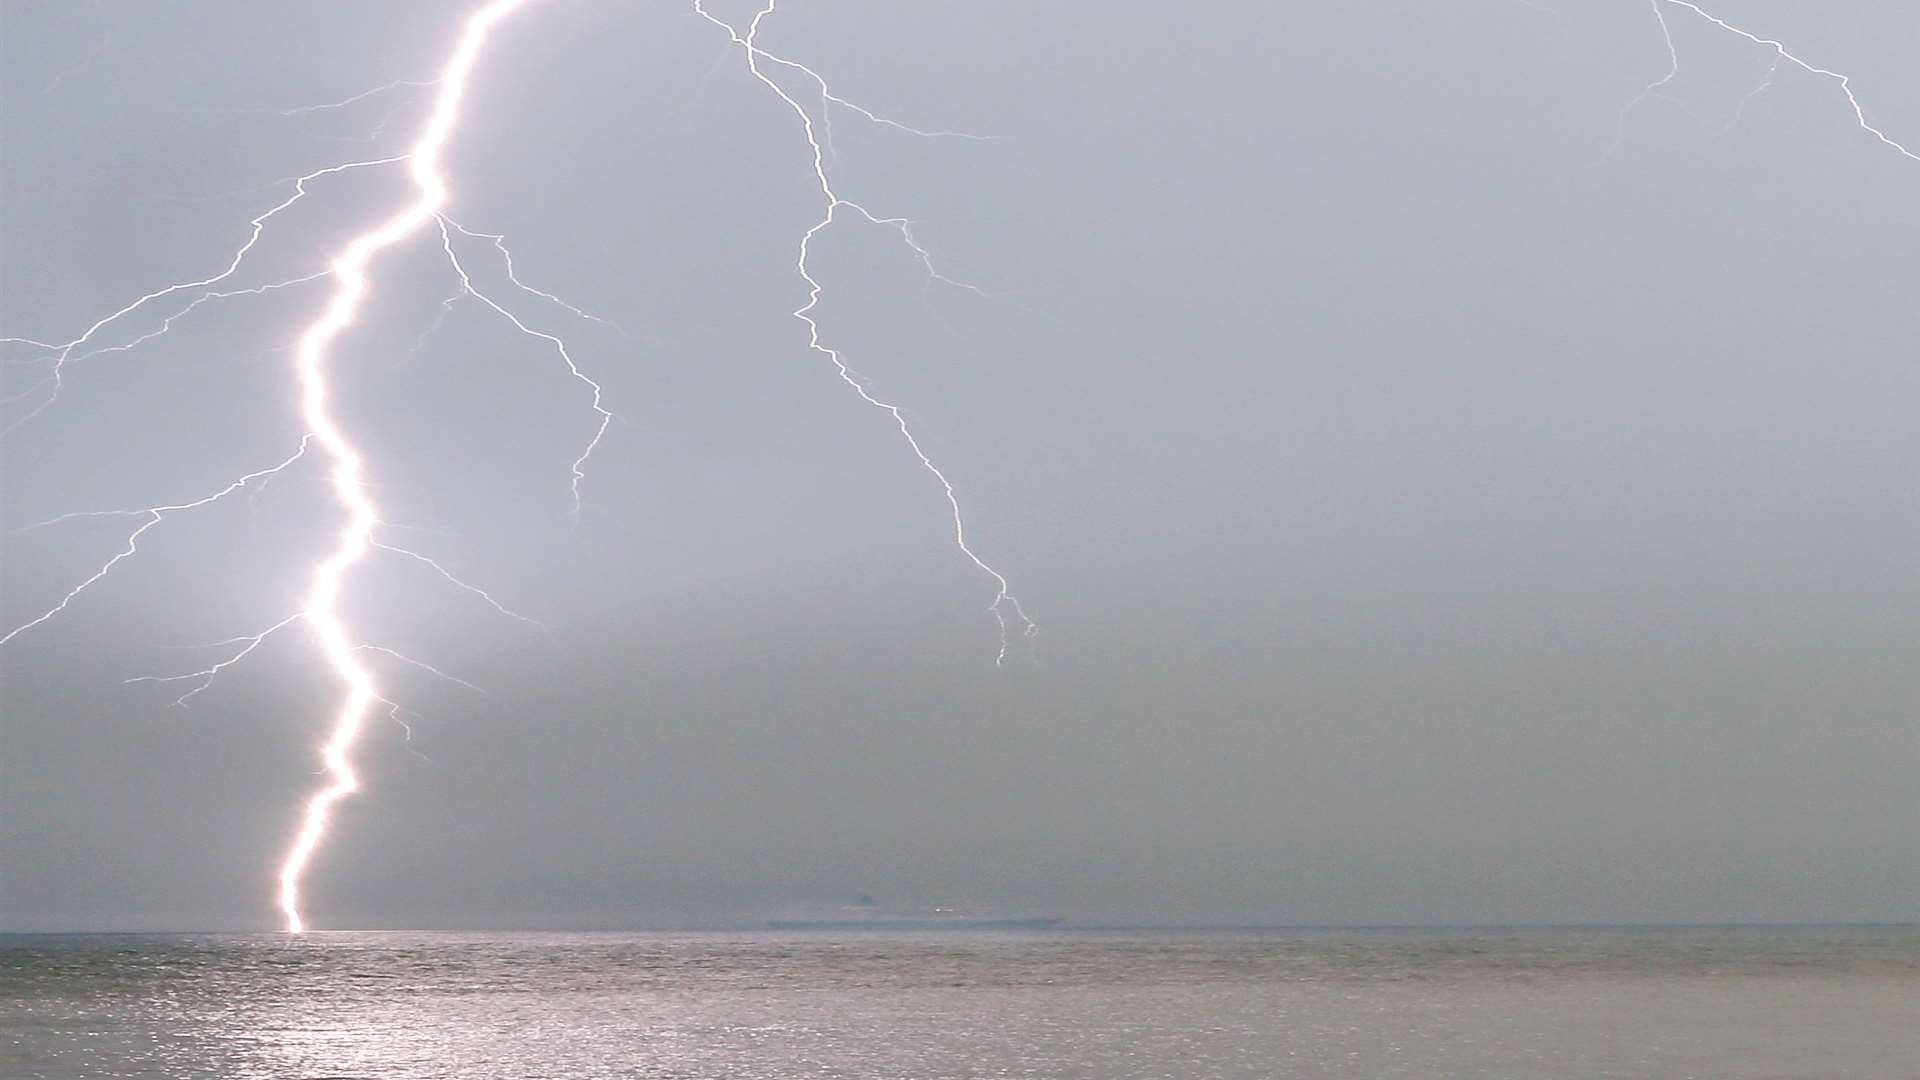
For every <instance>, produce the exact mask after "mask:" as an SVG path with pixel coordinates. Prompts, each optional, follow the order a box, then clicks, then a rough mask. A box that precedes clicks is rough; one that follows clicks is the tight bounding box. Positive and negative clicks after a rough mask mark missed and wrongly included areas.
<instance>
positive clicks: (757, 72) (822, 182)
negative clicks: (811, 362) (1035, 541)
mask: <svg viewBox="0 0 1920 1080" xmlns="http://www.w3.org/2000/svg"><path fill="white" fill-rule="evenodd" d="M777 3H778V0H767V4H766V6H765V7H763V8H761V9H760V10H759V11H758V12H756V13H755V14H754V16H753V19H752V21H750V22H749V23H748V24H747V32H746V33H745V34H744V35H743V34H741V33H740V31H739V30H738V29H737V28H736V27H735V26H734V25H733V24H732V23H729V22H727V21H726V20H724V19H720V18H717V17H715V16H714V15H713V14H712V13H711V12H709V11H708V10H707V7H706V0H693V10H694V12H695V13H697V14H698V15H699V16H700V17H701V18H703V19H705V20H707V21H708V22H710V23H712V24H713V25H715V26H717V27H719V28H721V29H722V30H725V31H726V32H727V37H728V38H729V39H731V40H732V42H733V43H734V44H735V45H738V46H740V49H741V51H742V52H744V53H745V54H746V58H747V70H748V71H750V72H751V73H752V74H753V77H754V78H755V79H757V80H759V81H760V83H761V84H762V85H764V86H765V87H766V88H767V89H768V90H770V91H772V92H773V93H774V95H775V96H777V97H778V98H779V99H780V100H781V101H783V102H785V103H786V105H787V107H788V108H789V109H791V110H793V114H794V116H795V117H797V118H798V119H799V121H800V131H801V134H802V135H804V136H805V138H806V141H807V149H808V150H809V151H810V152H811V154H812V158H813V179H814V182H815V184H816V185H817V186H818V187H819V189H820V195H821V198H822V199H823V200H824V201H825V204H826V205H825V208H824V210H823V211H822V215H821V217H820V220H819V221H817V222H815V223H814V224H813V226H812V227H811V228H809V229H807V231H806V232H805V233H804V234H802V235H801V237H800V250H799V255H798V257H797V258H796V259H795V262H794V269H795V270H796V271H797V272H798V273H799V275H800V280H801V281H803V282H805V283H806V286H807V302H806V303H804V304H802V305H800V306H799V307H798V308H796V309H794V311H793V312H792V315H793V317H794V318H796V319H798V320H800V321H801V322H802V323H803V324H805V325H806V328H807V347H808V348H809V349H811V350H812V351H814V352H816V353H819V354H820V355H822V356H824V357H826V358H827V360H828V362H829V363H831V364H832V365H833V368H834V371H835V373H837V374H838V375H839V377H840V381H841V382H844V383H846V384H847V385H848V386H849V387H851V388H852V389H853V392H854V393H855V394H858V395H859V396H860V400H862V401H864V402H866V403H867V404H868V405H871V406H873V407H874V408H876V409H879V410H881V411H883V412H885V413H887V414H888V415H889V416H891V417H893V423H894V426H895V427H896V428H898V429H899V431H900V437H901V438H902V439H903V440H905V442H906V444H907V448H908V449H910V450H912V451H913V456H914V457H916V458H918V459H919V461H920V466H921V467H922V468H924V469H925V470H926V471H927V472H929V473H931V474H932V475H933V478H934V480H936V481H937V482H938V483H939V485H940V490H941V493H942V494H943V495H944V496H945V497H946V501H947V507H948V509H949V511H951V513H952V518H953V542H954V544H955V545H956V546H957V547H959V549H960V553H961V554H962V555H964V556H966V558H967V560H968V561H969V562H971V563H972V564H973V565H974V566H975V567H976V568H978V569H979V570H980V572H981V573H983V574H985V575H987V577H988V578H990V579H991V580H992V581H993V584H994V589H995V591H994V595H993V601H992V602H991V603H990V604H988V605H987V610H988V611H990V612H992V613H993V617H994V620H995V622H996V623H997V624H998V626H999V630H1000V651H999V653H998V654H997V655H996V656H995V657H994V660H993V662H994V664H995V665H996V666H997V665H999V664H1001V663H1003V662H1005V660H1006V658H1007V644H1008V637H1007V633H1008V629H1009V623H1010V621H1017V622H1018V623H1019V625H1020V632H1021V634H1022V636H1024V637H1025V638H1027V640H1028V641H1029V642H1031V641H1033V639H1034V638H1035V637H1036V636H1037V635H1038V634H1039V632H1040V628H1039V626H1037V625H1036V624H1035V623H1034V621H1033V620H1032V619H1030V618H1028V617H1027V613H1026V611H1024V610H1023V609H1022V608H1021V607H1020V601H1019V599H1018V598H1017V597H1015V596H1014V595H1013V593H1012V592H1011V591H1010V587H1009V586H1008V584H1007V578H1006V575H1004V574H1002V573H1001V572H1000V571H999V570H996V569H994V568H993V567H992V566H991V565H989V564H988V563H987V562H986V560H984V559H982V558H981V557H980V556H979V554H978V553H976V552H975V551H974V550H973V547H972V546H971V545H970V544H969V543H968V542H967V522H966V515H965V514H964V512H963V511H962V510H961V507H960V496H959V495H958V493H956V492H955V491H954V488H953V481H952V480H950V479H948V478H947V474H946V473H945V472H943V471H942V470H941V469H940V467H939V466H938V465H936V464H934V462H933V459H932V458H930V457H928V456H927V452H926V450H925V449H923V448H922V447H921V445H920V440H919V438H917V437H916V436H915V435H914V433H913V427H912V425H911V424H909V423H908V422H907V417H906V413H905V412H904V411H903V410H904V407H903V406H901V405H898V404H896V403H894V402H892V401H888V400H886V399H885V398H882V397H879V396H877V395H876V394H874V392H873V391H872V390H870V389H869V388H868V386H867V384H866V382H865V381H864V380H863V379H861V378H860V377H859V376H858V375H856V374H855V373H854V371H853V369H852V367H850V366H849V365H848V364H847V361H846V359H845V357H843V356H842V355H841V354H840V350H838V349H835V348H833V347H831V346H829V345H827V344H825V343H824V342H823V341H821V338H820V324H819V323H818V322H817V321H816V320H815V319H814V317H813V310H814V308H816V307H818V306H819V304H820V294H821V292H822V291H823V287H822V286H821V284H820V282H819V280H818V279H816V278H815V277H814V276H813V272H812V271H811V270H810V269H809V267H808V259H809V256H810V254H811V251H812V248H813V241H814V238H815V237H817V236H819V235H820V234H821V233H822V232H824V231H826V230H827V229H828V228H829V227H831V226H832V225H833V223H834V222H835V221H836V220H837V219H838V217H839V214H840V212H841V211H846V212H847V213H850V214H854V215H857V216H858V217H861V218H864V219H865V220H866V221H867V222H868V223H869V224H873V225H882V226H885V227H887V228H891V229H893V230H894V231H895V232H897V233H898V234H899V236H900V239H901V241H902V242H903V243H904V244H906V246H907V248H908V249H909V250H911V251H912V252H913V255H914V258H916V259H918V260H919V262H920V264H921V266H922V267H924V268H925V269H926V271H927V274H928V275H929V280H937V281H941V282H943V283H946V284H950V285H959V286H961V287H964V288H972V287H971V286H965V285H964V284H963V283H961V282H956V281H954V280H953V279H951V278H948V277H946V276H945V275H943V274H941V273H940V272H939V271H938V270H937V269H936V268H935V267H934V263H933V255H932V253H931V252H929V251H928V250H927V249H926V248H925V247H924V246H923V245H921V243H920V242H919V241H918V240H916V239H915V238H914V235H913V225H912V222H910V221H908V220H907V219H905V218H900V217H881V216H879V215H877V214H875V213H873V212H872V211H870V210H868V209H867V208H866V207H865V206H862V205H861V204H859V203H857V202H854V201H852V200H850V199H845V198H842V197H841V196H840V195H839V194H838V193H837V192H836V191H835V190H834V187H833V181H832V180H830V179H829V178H828V175H827V164H826V159H827V153H826V150H825V149H824V148H823V145H822V140H821V137H820V134H819V131H818V129H816V127H815V124H814V118H813V114H812V113H811V112H809V111H808V110H807V108H806V106H804V105H802V104H800V102H799V101H798V100H796V99H795V98H794V97H793V96H792V95H791V94H789V93H787V91H786V90H784V89H782V88H781V86H780V84H779V83H777V82H775V81H774V80H773V79H772V78H770V77H769V76H768V75H767V73H766V71H765V70H763V69H762V67H761V63H762V62H763V61H765V62H767V63H771V64H775V65H778V66H780V67H784V68H787V69H790V70H793V71H798V72H800V73H801V74H803V75H805V76H806V77H807V78H808V79H809V80H811V81H812V83H813V84H814V86H815V88H816V90H817V91H818V93H819V95H820V99H821V102H822V105H823V106H826V105H835V104H838V105H841V106H845V107H847V108H850V109H852V110H854V111H855V112H858V113H859V114H860V115H861V116H864V117H866V118H867V119H869V120H872V121H875V122H878V123H883V124H887V125H889V126H892V127H895V128H899V129H901V130H903V131H908V132H911V133H913V134H916V135H927V136H931V135H936V134H955V133H935V132H924V131H919V130H917V129H914V128H909V127H907V126H906V125H904V124H898V123H894V122H893V121H889V120H883V119H882V118H881V117H879V116H876V115H875V114H873V113H871V112H869V111H867V110H866V109H862V108H860V107H859V106H857V105H853V104H852V103H850V102H848V101H846V100H845V99H843V98H840V97H837V96H835V95H834V94H833V93H832V92H831V91H829V89H828V87H827V81H826V79H824V78H822V77H821V76H820V75H819V74H818V73H817V72H815V71H814V70H813V69H812V68H809V67H807V66H806V65H804V64H801V63H798V62H796V61H793V60H788V59H785V58H784V57H779V56H775V55H773V54H771V53H769V52H767V51H766V50H764V49H762V48H760V46H759V44H758V42H757V38H758V35H759V33H760V24H761V23H762V22H764V21H765V20H766V18H767V16H769V15H771V14H773V12H774V9H775V7H776V6H777ZM822 114H823V115H824V114H825V108H824V107H823V108H822ZM974 291H978V290H974ZM1009 612H1011V614H1012V619H1011V620H1010V619H1009V617H1008V613H1009Z"/></svg>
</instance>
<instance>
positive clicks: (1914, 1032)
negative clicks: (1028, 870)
mask: <svg viewBox="0 0 1920 1080" xmlns="http://www.w3.org/2000/svg"><path fill="white" fill-rule="evenodd" d="M0 1076H3V1077H6V1078H7V1080H29V1078H48V1080H78V1078H88V1080H93V1078H102V1077H140V1078H154V1080H160V1078H169V1080H171V1078H188V1077H192V1078H200V1077H217V1078H222V1080H228V1078H232V1080H248V1078H262V1080H265V1078H273V1080H288V1078H295V1080H298V1078H308V1080H318V1078H323V1077H324V1078H343V1077H354V1078H362V1077H364V1078H380V1080H426V1078H434V1080H442V1078H445V1080H493V1078H501V1080H506V1078H513V1080H536V1078H553V1080H560V1078H567V1080H572V1078H616V1077H636V1078H637V1077H645V1078H650V1080H669V1078H670V1080H695V1078H701V1080H705V1078H713V1080H723V1078H724V1080H799V1078H814V1077H832V1078H841V1077H845V1078H876V1080H880V1078H884V1080H948V1078H952V1080H960V1078H968V1080H972V1078H1023V1080H1031V1078H1063V1080H1064V1078H1073V1080H1127V1078H1135V1077H1140V1078H1146V1077H1153V1078H1179V1080H1211V1078H1234V1080H1240V1078H1256V1077H1258V1078H1296V1077H1297V1078H1301V1080H1308V1078H1312V1080H1326V1078H1346V1077H1353V1078H1366V1080H1379V1078H1387V1077H1419V1078H1423V1080H1426V1078H1453V1077H1474V1078H1513V1080H1521V1078H1527V1080H1536V1078H1561V1077H1565V1078H1593V1080H1598V1078H1602V1077H1606V1078H1614V1077H1619V1078H1628V1077H1631V1078H1635V1080H1654V1078H1658V1080H1668V1078H1674V1080H1679V1078H1687V1077H1697V1078H1714V1080H1734V1078H1737V1080H1758V1078H1768V1080H1773V1078H1782V1080H1784V1078H1814V1077H1818V1078H1823V1080H1824V1078H1833V1077H1867V1078H1874V1080H1915V1078H1920V928H1916V927H1769V928H1685V929H1641V928H1617V929H1588V928H1583V929H1511V930H1487V929H1471V930H1425V929H1423V930H1395V929H1382V930H1246V931H1178V932H1176V931H1159V930H1155V931H1129V930H1053V931H1043V932H1025V933H990V934H989V933H969V932H933V933H925V932H923V933H888V932H788V933H772V932H757V933H756V932H741V933H722V932H709V933H674V934H667V933H580V934H573V933H567V934H556V933H497V934H495V933H488V934H480V933H421V932H384V933H358V932H341V933H310V934H306V935H303V936H300V937H287V936H283V935H267V934H261V935H228V934H204V935H200V934H190V935H74V936H65V935H15V936H0Z"/></svg>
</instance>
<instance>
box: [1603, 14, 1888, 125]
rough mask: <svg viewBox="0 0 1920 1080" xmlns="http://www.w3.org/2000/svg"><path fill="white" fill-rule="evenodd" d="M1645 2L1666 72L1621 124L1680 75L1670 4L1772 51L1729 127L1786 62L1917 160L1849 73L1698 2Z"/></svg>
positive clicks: (1856, 119)
mask: <svg viewBox="0 0 1920 1080" xmlns="http://www.w3.org/2000/svg"><path fill="white" fill-rule="evenodd" d="M1648 4H1649V5H1650V6H1651V7H1652V9H1653V15H1654V18H1655V19H1656V20H1657V21H1658V23H1659V26H1660V37H1661V40H1662V41H1663V42H1665V44H1666V50H1667V59H1668V67H1667V73H1666V74H1665V75H1662V76H1661V77H1660V78H1659V79H1657V80H1655V81H1654V82H1652V83H1649V84H1648V85H1647V86H1646V88H1644V89H1643V90H1641V91H1640V93H1639V95H1638V96H1636V97H1635V98H1634V99H1633V100H1632V101H1631V102H1629V103H1628V104H1627V107H1626V108H1625V109H1624V110H1622V111H1621V114H1620V116H1621V123H1622V125H1623V126H1624V124H1625V122H1626V117H1627V114H1628V113H1630V112H1632V111H1633V109H1634V107H1635V106H1637V105H1639V104H1640V103H1641V102H1643V101H1645V100H1646V99H1647V98H1649V97H1652V96H1653V95H1655V94H1658V93H1659V92H1660V91H1661V90H1662V89H1663V88H1664V87H1665V86H1666V85H1667V84H1668V83H1669V82H1672V81H1673V79H1674V78H1675V77H1676V76H1678V75H1679V74H1680V52H1679V50H1678V49H1677V48H1675V47H1674V43H1673V27H1672V26H1671V25H1670V24H1669V23H1668V22H1667V8H1669V7H1672V8H1679V9H1681V10H1683V11H1686V12H1689V13H1691V14H1693V15H1695V16H1698V17H1699V18H1701V19H1704V20H1706V21H1707V22H1709V23H1711V24H1712V25H1714V26H1715V27H1717V28H1719V29H1721V30H1724V31H1726V32H1727V33H1729V34H1732V35H1733V36H1735V37H1737V38H1741V39H1743V40H1745V41H1747V42H1749V43H1751V44H1754V45H1759V46H1761V47H1763V48H1766V49H1770V50H1772V51H1773V54H1774V55H1773V64H1772V66H1771V67H1769V68H1768V69H1767V74H1766V77H1765V79H1764V80H1763V81H1762V82H1761V83H1760V85H1758V86H1756V87H1754V88H1753V89H1752V90H1750V91H1748V92H1747V94H1746V95H1745V96H1743V97H1742V98H1741V99H1740V103H1739V105H1738V106H1737V107H1736V109H1735V111H1734V119H1733V121H1732V123H1730V124H1728V127H1732V126H1733V124H1737V123H1739V120H1740V117H1741V116H1742V115H1743V114H1744V113H1745V111H1746V108H1747V106H1748V105H1749V104H1751V103H1752V101H1753V99H1754V98H1756V97H1758V96H1760V94H1761V93H1763V92H1765V91H1766V90H1767V88H1769V87H1771V86H1772V85H1773V84H1774V82H1775V80H1776V79H1777V77H1778V76H1779V74H1780V69H1781V66H1782V65H1789V66H1792V67H1797V68H1799V69H1800V70H1802V71H1804V72H1806V73H1807V74H1809V75H1817V76H1819V77H1820V78H1823V79H1828V80H1831V81H1832V82H1834V83H1835V84H1836V85H1838V86H1839V87H1840V92H1841V93H1842V94H1843V95H1845V96H1846V99H1847V106H1848V108H1850V109H1851V110H1852V111H1853V119H1854V123H1855V124H1856V125H1857V126H1858V127H1859V128H1860V130H1861V131H1864V132H1866V133H1867V134H1869V135H1871V136H1873V137H1874V139H1876V140H1877V141H1879V142H1880V144H1881V145H1883V146H1885V147H1887V148H1888V149H1890V150H1892V151H1894V152H1895V153H1897V154H1899V155H1900V156H1901V157H1904V158H1906V159H1908V160H1910V161H1920V153H1915V152H1914V151H1912V150H1910V149H1908V148H1907V147H1906V146H1905V145H1903V144H1901V143H1900V141H1899V140H1897V139H1895V138H1894V137H1893V136H1891V135H1888V134H1887V133H1886V132H1885V131H1883V130H1881V129H1880V128H1879V127H1878V126H1876V125H1875V124H1874V123H1873V121H1871V120H1869V119H1868V118H1867V109H1866V106H1865V105H1863V104H1861V102H1860V98H1859V97H1858V96H1857V95H1856V94H1855V93H1854V92H1853V78H1852V76H1849V75H1845V74H1842V73H1841V72H1838V71H1834V70H1832V69H1831V68H1824V67H1820V66H1819V65H1817V64H1814V63H1811V62H1809V61H1807V60H1803V59H1801V58H1800V57H1799V56H1798V55H1796V54H1795V53H1794V52H1793V51H1792V50H1791V49H1789V48H1787V46H1786V44H1785V43H1784V42H1781V41H1778V40H1776V39H1774V38H1770V37H1765V36H1763V35H1761V34H1756V33H1754V32H1752V31H1750V30H1743V29H1741V28H1740V27H1738V26H1735V25H1734V24H1732V23H1730V22H1728V21H1727V20H1725V19H1723V18H1721V17H1720V16H1718V15H1715V14H1713V13H1712V12H1710V11H1707V10H1706V9H1705V8H1702V7H1701V6H1700V5H1699V4H1696V3H1693V2H1692V0H1648ZM1614 145H1615V148H1616V149H1617V148H1618V146H1619V141H1618V139H1616V140H1615V143H1614ZM1609 154H1611V151H1609Z"/></svg>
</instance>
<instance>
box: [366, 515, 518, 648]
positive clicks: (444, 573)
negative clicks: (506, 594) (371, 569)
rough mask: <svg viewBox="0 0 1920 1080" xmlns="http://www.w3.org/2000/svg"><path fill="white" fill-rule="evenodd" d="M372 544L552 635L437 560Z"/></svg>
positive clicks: (400, 548) (414, 552)
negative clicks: (431, 570) (468, 582)
mask: <svg viewBox="0 0 1920 1080" xmlns="http://www.w3.org/2000/svg"><path fill="white" fill-rule="evenodd" d="M382 524H385V522H382ZM372 544H373V546H374V547H377V548H379V549H380V550H381V551H391V552H393V553H394V554H395V555H405V556H406V557H407V558H409V559H413V560H414V561H416V562H421V563H425V564H426V565H428V566H430V567H432V568H433V571H434V573H436V574H439V575H440V576H441V577H443V578H445V579H446V580H447V581H448V582H450V583H451V584H453V585H454V586H456V587H457V588H460V589H463V590H465V591H467V592H470V593H472V594H473V595H475V596H477V597H479V598H480V599H481V600H484V601H485V602H486V604H487V606H488V607H491V608H492V609H493V610H495V611H497V612H499V613H500V614H502V615H505V616H506V617H507V618H509V619H517V620H519V621H520V622H523V623H526V624H527V625H528V626H531V627H533V628H534V629H536V630H539V631H540V632H541V633H543V634H545V635H547V636H548V637H549V638H551V637H552V636H553V631H552V630H551V629H549V628H548V626H547V624H546V623H543V622H541V621H540V620H538V619H533V618H529V617H527V616H525V615H522V614H520V613H519V612H517V611H514V610H513V609H511V608H509V607H507V606H506V605H505V604H502V603H501V602H500V601H498V600H496V599H494V597H493V594H492V593H490V592H488V591H487V590H485V589H483V588H481V587H479V586H478V585H469V584H467V583H466V582H464V581H462V580H460V579H459V578H458V577H455V576H454V574H453V572H452V571H451V570H448V569H447V568H446V567H444V566H441V565H440V564H439V563H438V562H436V561H434V560H433V559H431V558H429V557H427V556H425V555H422V554H420V553H419V552H417V551H410V550H408V549H407V548H403V547H396V546H394V545H392V544H387V543H382V542H380V541H378V540H374V541H372Z"/></svg>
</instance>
